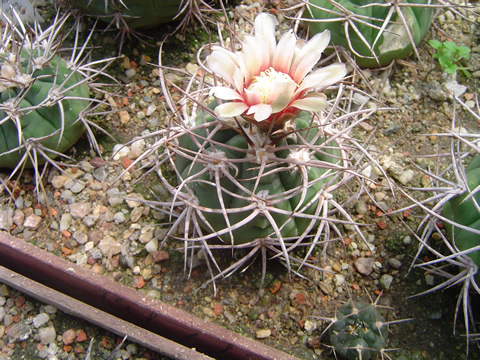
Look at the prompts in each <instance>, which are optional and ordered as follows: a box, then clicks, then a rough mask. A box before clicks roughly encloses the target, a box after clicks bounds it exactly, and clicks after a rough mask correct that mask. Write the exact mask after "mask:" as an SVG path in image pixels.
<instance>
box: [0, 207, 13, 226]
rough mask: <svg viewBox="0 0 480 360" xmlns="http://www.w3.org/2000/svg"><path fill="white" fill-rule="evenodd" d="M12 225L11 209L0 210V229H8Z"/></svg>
mask: <svg viewBox="0 0 480 360" xmlns="http://www.w3.org/2000/svg"><path fill="white" fill-rule="evenodd" d="M12 225H13V211H11V210H2V211H0V230H10V228H11V227H12Z"/></svg>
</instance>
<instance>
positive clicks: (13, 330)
mask: <svg viewBox="0 0 480 360" xmlns="http://www.w3.org/2000/svg"><path fill="white" fill-rule="evenodd" d="M31 334H32V328H31V326H30V325H29V324H27V323H26V322H25V321H20V322H18V323H16V324H13V325H12V326H11V327H10V328H9V329H8V332H7V335H8V338H9V341H10V342H18V341H24V340H26V339H28V337H29V336H30V335H31Z"/></svg>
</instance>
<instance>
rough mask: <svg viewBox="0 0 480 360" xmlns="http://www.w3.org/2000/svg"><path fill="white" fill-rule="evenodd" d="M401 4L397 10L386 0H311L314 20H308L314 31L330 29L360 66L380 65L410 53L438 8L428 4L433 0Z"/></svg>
mask: <svg viewBox="0 0 480 360" xmlns="http://www.w3.org/2000/svg"><path fill="white" fill-rule="evenodd" d="M401 3H402V5H404V6H401V7H397V8H396V9H395V8H394V6H395V5H390V6H387V5H388V4H389V2H387V1H383V0H382V1H377V2H372V1H365V0H337V1H329V0H308V1H307V9H306V10H305V16H306V17H307V18H311V19H312V20H314V21H309V22H308V26H309V27H310V31H311V32H312V33H313V34H317V33H320V32H322V31H324V30H325V29H329V30H330V31H331V34H332V43H333V44H334V45H341V46H343V47H345V48H346V49H349V50H350V52H351V55H352V56H353V57H354V58H355V61H356V62H357V64H358V65H360V66H362V67H378V66H385V65H388V64H389V63H390V62H391V61H392V60H394V59H401V58H404V57H406V56H407V55H408V54H410V52H412V50H413V46H412V40H413V42H414V43H415V44H418V43H420V41H422V39H423V38H424V37H425V35H426V33H427V31H428V29H429V28H430V25H431V23H432V19H433V13H434V8H432V7H426V6H425V5H429V4H430V3H431V1H430V0H405V1H401ZM408 4H410V5H412V6H408ZM398 12H401V13H402V16H399V14H398ZM402 18H403V19H402ZM385 21H387V23H386V26H385ZM406 25H407V26H408V31H407V28H406ZM346 29H347V30H346ZM409 33H410V34H409ZM410 35H411V37H412V38H410ZM366 43H368V44H369V45H367V44H366ZM371 49H373V52H374V53H372V50H371ZM374 55H376V57H377V58H375V56H374Z"/></svg>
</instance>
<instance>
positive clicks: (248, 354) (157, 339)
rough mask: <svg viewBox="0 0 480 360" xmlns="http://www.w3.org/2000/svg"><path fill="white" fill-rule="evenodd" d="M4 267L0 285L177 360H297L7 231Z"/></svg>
mask: <svg viewBox="0 0 480 360" xmlns="http://www.w3.org/2000/svg"><path fill="white" fill-rule="evenodd" d="M0 266H1V267H2V268H0V282H5V283H7V284H8V285H10V286H12V287H15V288H17V289H19V290H21V291H23V292H25V293H26V294H28V295H30V296H32V297H34V298H37V299H39V300H41V301H44V302H47V303H50V304H52V305H55V306H57V307H58V308H60V309H61V310H63V311H65V312H67V313H70V314H72V315H74V316H77V317H81V318H84V319H85V320H87V321H89V322H91V323H94V324H96V325H98V326H101V327H104V328H106V329H108V330H110V331H112V332H114V333H117V334H118V335H121V336H125V335H128V337H129V338H130V339H132V340H134V341H136V342H138V343H139V344H141V345H143V346H145V347H147V348H150V349H152V350H154V351H156V352H159V353H161V354H164V355H166V356H169V357H171V358H174V359H208V358H214V359H228V360H236V359H239V360H240V359H242V360H243V359H245V360H247V359H248V360H267V359H272V360H273V359H276V360H294V359H296V358H295V357H293V356H292V355H289V354H286V353H284V352H281V351H279V350H276V349H274V348H271V347H269V346H266V345H264V344H262V343H260V342H257V341H255V340H252V339H249V338H246V337H244V336H241V335H239V334H236V333H234V332H232V331H229V330H227V329H224V328H222V327H220V326H217V325H214V324H212V323H209V322H207V321H205V320H203V319H200V318H198V317H196V316H193V315H191V314H189V313H187V312H185V311H183V310H181V309H178V308H175V307H173V306H170V305H168V304H165V303H163V302H161V301H159V300H156V299H153V298H150V297H147V296H144V295H143V294H140V293H138V292H137V291H135V290H134V289H131V288H128V287H125V286H123V285H120V284H118V283H116V282H114V281H113V280H111V279H109V278H107V277H105V276H102V275H98V274H95V273H93V272H91V271H88V270H86V269H84V268H83V267H81V266H77V265H75V264H72V263H70V262H67V261H65V260H63V259H61V258H59V257H58V256H55V255H53V254H51V253H48V252H46V251H44V250H42V249H39V248H37V247H35V246H33V245H31V244H29V243H26V242H24V241H23V240H20V239H17V238H15V237H13V236H11V235H9V234H8V233H6V232H0ZM76 309H80V310H76ZM204 354H206V355H204Z"/></svg>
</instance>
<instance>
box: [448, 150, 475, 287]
mask: <svg viewBox="0 0 480 360" xmlns="http://www.w3.org/2000/svg"><path fill="white" fill-rule="evenodd" d="M466 176H467V183H468V187H469V188H470V190H471V191H472V192H474V191H475V190H476V193H475V194H474V195H473V199H475V201H476V202H477V204H480V191H478V189H477V187H479V186H480V155H476V156H475V157H474V158H473V159H472V160H471V161H470V164H469V165H468V167H467V169H466ZM467 196H469V194H468V193H465V194H464V195H462V196H457V197H455V198H453V199H451V200H450V201H448V202H447V203H446V204H445V205H444V207H443V216H445V217H446V218H448V219H450V220H452V221H455V222H456V223H458V224H460V225H464V226H468V227H469V228H471V229H475V230H480V212H479V211H478V209H477V208H476V207H475V203H474V201H473V199H472V198H469V199H466V198H467ZM444 225H445V228H446V230H447V233H448V236H449V239H450V241H452V242H453V241H455V246H456V247H457V248H458V249H459V250H460V251H465V250H468V249H471V248H473V247H475V246H479V245H480V235H478V234H475V233H472V232H470V231H468V230H466V229H461V228H459V227H452V225H451V224H448V223H447V222H445V223H444ZM468 256H470V258H472V260H473V261H474V262H475V264H477V266H479V267H480V250H477V251H473V252H471V253H469V254H468ZM477 279H479V280H480V276H479V275H478V274H477Z"/></svg>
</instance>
